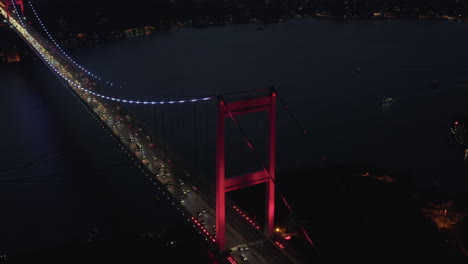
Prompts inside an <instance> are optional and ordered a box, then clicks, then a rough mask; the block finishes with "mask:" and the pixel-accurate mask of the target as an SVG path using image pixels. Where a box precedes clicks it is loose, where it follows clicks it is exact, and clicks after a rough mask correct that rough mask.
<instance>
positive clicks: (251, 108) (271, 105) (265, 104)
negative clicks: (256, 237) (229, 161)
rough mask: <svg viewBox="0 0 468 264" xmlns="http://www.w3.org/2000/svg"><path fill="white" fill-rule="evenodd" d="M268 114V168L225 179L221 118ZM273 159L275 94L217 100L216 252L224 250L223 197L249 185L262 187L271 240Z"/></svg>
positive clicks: (271, 92) (273, 214) (224, 205)
mask: <svg viewBox="0 0 468 264" xmlns="http://www.w3.org/2000/svg"><path fill="white" fill-rule="evenodd" d="M260 111H267V112H268V119H269V120H268V121H269V125H268V130H269V133H268V134H269V141H268V148H269V149H268V166H267V168H266V170H261V171H257V172H253V173H249V174H246V175H242V176H238V177H233V178H228V179H226V178H225V140H224V134H225V118H233V119H234V117H235V116H238V115H243V114H249V113H254V112H260ZM275 157H276V93H275V91H274V90H271V91H270V95H268V96H264V97H261V98H255V99H248V100H243V101H237V102H232V103H226V102H225V101H224V99H223V98H222V97H220V98H219V99H218V117H217V131H216V239H217V241H218V249H219V251H220V252H222V251H224V250H225V247H226V200H225V197H226V193H227V192H230V191H234V190H237V189H241V188H246V187H249V186H252V185H256V184H261V183H266V217H265V219H266V223H265V234H266V235H267V236H272V234H273V229H274V218H275V183H274V181H275V165H276V161H275Z"/></svg>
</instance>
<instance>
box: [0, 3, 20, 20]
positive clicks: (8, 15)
mask: <svg viewBox="0 0 468 264" xmlns="http://www.w3.org/2000/svg"><path fill="white" fill-rule="evenodd" d="M12 5H19V6H20V10H21V15H22V16H23V17H24V4H23V0H5V9H6V12H7V20H8V19H9V18H10V6H12Z"/></svg>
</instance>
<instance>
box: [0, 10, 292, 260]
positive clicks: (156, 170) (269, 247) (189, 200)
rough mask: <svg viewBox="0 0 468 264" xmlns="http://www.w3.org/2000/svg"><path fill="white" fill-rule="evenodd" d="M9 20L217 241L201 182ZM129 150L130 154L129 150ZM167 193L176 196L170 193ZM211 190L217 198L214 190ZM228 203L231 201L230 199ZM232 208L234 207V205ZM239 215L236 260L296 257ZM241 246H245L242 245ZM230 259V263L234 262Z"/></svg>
mask: <svg viewBox="0 0 468 264" xmlns="http://www.w3.org/2000/svg"><path fill="white" fill-rule="evenodd" d="M0 13H1V14H2V15H3V16H5V17H6V12H5V10H4V8H3V7H1V8H0ZM10 22H11V25H12V26H13V27H14V28H15V30H16V31H17V32H18V33H19V34H20V35H22V37H23V38H24V39H25V40H26V41H27V42H28V43H29V44H30V46H31V47H32V48H33V49H35V50H36V51H37V52H38V53H39V54H40V56H43V58H41V59H43V60H44V62H46V64H48V67H49V68H50V69H51V70H52V71H55V72H57V73H58V74H60V75H61V76H62V79H63V80H64V81H65V82H66V83H67V84H68V86H69V87H70V88H72V89H73V91H74V93H75V94H76V95H78V96H79V98H80V99H81V101H82V103H83V105H84V106H85V107H86V108H87V109H88V110H89V111H90V113H92V114H93V115H94V116H95V117H96V119H97V120H98V121H99V122H100V124H101V126H103V128H105V129H106V130H107V131H108V132H109V133H111V134H112V135H113V136H114V137H115V138H116V139H117V140H118V142H119V143H121V145H120V146H121V148H122V150H123V151H125V152H126V153H127V154H128V155H129V157H131V158H133V160H134V162H135V165H136V166H138V167H139V168H141V170H142V173H143V174H145V175H146V176H148V179H149V181H151V182H153V184H154V185H155V186H156V187H157V188H158V189H159V190H160V193H159V194H158V196H159V197H160V198H161V199H167V200H168V201H169V202H171V203H172V204H174V205H175V207H176V208H177V207H179V206H182V207H183V208H184V210H182V211H181V213H182V214H184V213H183V212H184V211H186V212H188V213H189V215H186V214H184V216H186V217H187V221H190V222H192V225H193V226H194V228H195V229H196V230H198V232H199V233H200V235H201V236H202V237H204V238H205V240H206V241H208V242H210V243H215V241H216V240H215V239H216V238H215V233H216V229H215V228H216V226H215V225H214V224H215V209H214V208H213V206H211V205H210V204H209V203H208V202H207V201H206V197H205V198H203V197H202V196H200V195H199V194H198V190H199V189H201V188H203V187H202V186H194V185H191V184H190V182H191V181H192V180H193V179H191V177H192V176H191V175H190V173H189V172H185V171H184V170H183V169H182V170H181V169H180V168H174V167H173V165H172V164H171V163H172V162H174V160H173V158H174V157H171V156H170V155H168V153H166V150H164V149H163V145H162V144H161V142H160V141H157V140H155V138H154V136H152V135H151V134H150V133H149V132H148V131H147V130H146V129H145V128H144V126H143V125H142V124H141V123H140V122H139V121H138V120H136V118H134V117H133V116H132V115H131V114H130V113H129V112H128V111H127V110H126V109H125V108H124V107H123V106H122V105H121V104H119V103H118V102H114V101H108V100H105V99H103V98H100V97H98V96H95V95H92V94H91V93H89V92H87V91H84V90H83V89H80V88H77V85H79V86H80V87H82V88H85V89H87V90H90V91H94V92H99V90H98V89H99V86H98V84H97V83H96V82H93V81H92V80H90V79H89V78H88V77H86V75H85V74H84V73H83V72H82V71H81V70H79V69H77V68H75V67H74V65H73V64H71V63H69V62H68V61H67V59H66V58H65V57H64V56H63V55H62V54H60V53H59V52H58V51H57V50H56V49H55V48H54V47H53V45H52V43H50V42H48V41H46V40H45V39H43V38H42V36H40V35H39V34H37V33H35V32H34V30H33V29H32V28H30V27H29V26H28V30H27V31H26V30H25V29H24V28H23V27H22V26H21V25H20V24H19V23H18V22H17V21H16V20H15V19H14V16H13V17H10ZM129 151H130V152H131V153H128V152H129ZM135 158H136V159H135ZM181 171H184V172H183V173H180V172H181ZM176 174H178V175H176ZM161 194H162V195H161ZM169 195H170V196H172V197H169ZM208 195H212V196H213V197H214V193H213V194H208ZM204 196H206V194H205V195H204ZM175 203H178V204H175ZM230 204H231V206H232V203H230ZM227 209H228V208H227ZM229 209H230V210H232V208H229ZM239 219H242V221H241V222H242V223H241V225H239V223H238V222H237V221H236V223H230V222H227V224H226V226H227V230H226V234H227V240H226V245H227V248H233V249H235V250H234V251H233V252H232V254H231V255H230V259H231V260H232V261H234V262H237V263H278V261H281V263H288V262H291V263H293V262H294V261H292V260H291V259H290V258H287V257H286V255H285V254H284V252H281V249H279V247H277V246H275V245H274V243H272V242H271V241H269V240H267V239H266V238H265V237H264V236H263V234H262V233H261V232H260V231H259V230H258V227H256V226H254V225H252V224H251V223H249V222H248V221H246V220H245V217H244V218H242V217H239ZM233 224H234V225H233ZM240 226H241V227H242V228H240ZM241 232H242V234H241ZM249 243H255V245H250V246H248V248H250V249H249V250H242V251H241V250H239V247H238V246H239V245H243V244H249ZM259 245H261V246H259ZM240 249H243V247H241V248H240ZM232 261H230V262H231V263H233V262H232Z"/></svg>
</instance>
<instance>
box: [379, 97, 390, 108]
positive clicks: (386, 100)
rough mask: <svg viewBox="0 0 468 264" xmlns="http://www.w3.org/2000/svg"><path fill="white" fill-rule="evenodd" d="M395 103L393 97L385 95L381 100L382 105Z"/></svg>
mask: <svg viewBox="0 0 468 264" xmlns="http://www.w3.org/2000/svg"><path fill="white" fill-rule="evenodd" d="M392 103H393V98H391V97H385V98H384V99H383V100H382V101H380V105H381V106H389V105H391V104H392Z"/></svg>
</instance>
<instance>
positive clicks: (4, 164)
mask: <svg viewBox="0 0 468 264" xmlns="http://www.w3.org/2000/svg"><path fill="white" fill-rule="evenodd" d="M467 30H468V24H465V23H456V22H435V21H405V20H379V21H332V20H314V19H299V20H291V21H288V22H287V23H285V24H277V25H268V26H267V27H266V28H265V30H264V31H257V30H256V26H255V25H232V26H226V27H215V28H205V29H181V30H178V31H174V32H157V33H155V34H153V36H152V37H150V38H145V39H131V40H122V41H116V42H113V43H106V44H102V45H100V46H97V47H91V48H84V49H82V50H80V51H76V52H73V56H74V57H75V58H76V59H77V60H78V61H79V62H80V63H81V64H82V65H85V66H87V67H88V68H89V69H91V70H92V71H93V72H95V73H98V74H100V75H102V76H107V77H109V76H110V78H109V79H111V80H113V81H115V82H117V83H121V84H123V85H124V86H125V87H126V88H123V89H119V88H109V89H107V90H106V91H108V92H109V94H112V95H119V96H125V97H130V98H135V99H142V98H158V96H157V95H161V94H178V95H197V94H220V93H225V92H235V91H245V90H257V89H262V88H266V87H267V86H270V85H275V86H277V90H278V92H279V94H280V95H281V97H282V98H284V99H285V100H286V101H287V102H288V103H289V105H290V109H291V110H292V111H293V112H294V114H295V116H296V118H297V119H298V120H300V122H301V123H302V124H303V126H304V127H305V128H306V129H307V130H308V132H309V133H308V134H307V135H306V136H304V135H302V134H301V131H300V130H299V129H298V128H297V127H296V125H295V123H294V121H292V120H291V119H288V116H287V114H286V113H285V112H280V114H279V125H278V127H279V128H278V129H279V145H278V167H279V170H280V171H290V170H293V169H295V168H297V167H300V166H303V165H314V164H320V162H321V161H322V160H323V159H324V158H325V160H327V161H328V162H333V163H340V164H342V163H346V164H348V163H359V162H365V163H373V164H376V165H377V166H379V167H382V168H388V169H394V170H398V171H401V172H406V173H409V174H410V175H412V176H413V177H414V179H415V181H416V183H417V188H418V190H419V191H422V192H428V191H430V189H431V188H433V186H434V184H437V185H440V188H441V189H443V190H445V191H446V193H447V195H449V196H460V195H462V194H463V193H465V192H466V191H467V190H468V180H467V175H468V174H467V169H466V166H465V165H464V161H463V155H462V151H461V150H460V148H459V147H458V146H457V145H455V144H454V143H453V142H452V141H451V139H450V134H449V124H450V122H451V121H452V118H453V117H454V115H458V114H460V113H462V112H465V111H468V104H467V100H468V74H467V73H468V52H466V47H467V46H468V35H466V34H465V32H466V31H467ZM356 68H360V69H361V72H360V73H357V72H356ZM0 78H1V79H2V80H3V83H2V85H1V94H2V95H1V96H0V102H1V103H0V107H1V109H2V113H4V114H3V115H2V116H1V118H2V120H1V124H3V126H2V127H3V129H2V130H1V131H0V135H1V137H2V138H3V139H4V140H3V145H2V146H3V148H2V150H3V151H2V154H1V155H2V159H1V160H2V161H1V162H0V174H1V178H0V182H1V184H0V201H2V208H1V210H2V214H1V215H2V217H1V220H0V233H1V234H2V236H1V237H2V239H0V249H1V248H5V249H6V250H11V251H14V250H18V249H19V248H21V249H24V248H27V249H35V248H39V247H43V246H45V247H47V246H48V245H53V244H54V243H56V244H60V243H62V242H63V241H69V240H73V239H74V240H80V241H81V240H83V241H86V239H87V237H88V236H89V234H90V233H91V230H92V229H93V228H94V227H95V226H98V227H99V228H101V229H104V230H105V231H106V232H103V233H106V234H107V235H106V238H107V239H112V236H115V237H120V236H126V235H131V234H135V233H138V232H145V231H148V230H155V229H157V228H159V227H160V226H164V225H169V223H168V221H166V222H164V221H163V220H161V219H164V217H165V216H167V217H168V218H170V215H171V213H170V212H168V211H167V210H166V211H162V209H161V208H163V207H161V206H160V207H157V208H156V207H155V205H154V204H153V201H152V191H151V189H150V187H149V186H148V184H147V183H146V181H145V179H144V177H143V176H141V175H139V174H138V173H136V171H135V168H134V167H133V166H131V165H130V163H129V162H128V161H127V160H126V159H125V157H124V156H123V154H121V153H120V152H119V151H118V150H117V148H116V147H115V146H114V144H113V143H112V142H111V140H110V139H109V137H108V136H107V134H105V133H104V131H103V130H102V129H100V127H99V126H98V125H97V123H96V122H95V121H94V119H92V118H91V117H90V116H89V114H87V113H85V111H84V109H83V108H82V107H81V106H80V105H79V104H78V103H77V102H76V100H75V99H74V98H73V97H72V96H71V95H70V93H69V92H68V91H67V90H66V89H65V88H64V87H63V86H62V85H61V83H60V82H59V81H58V80H57V79H56V78H55V77H54V76H53V75H52V74H51V73H50V72H48V71H47V69H45V67H44V66H42V65H41V64H40V63H35V64H33V65H25V66H11V67H10V66H8V67H4V68H1V71H0ZM433 80H440V88H439V89H435V90H434V89H431V83H432V81H433ZM386 96H388V97H393V98H394V99H395V100H396V103H395V104H394V105H392V107H390V108H388V109H382V108H380V107H379V102H380V100H381V99H382V98H384V97H386ZM163 107H165V108H163ZM177 107H179V108H177ZM129 108H130V110H132V111H133V112H135V113H136V115H137V116H139V117H140V118H141V119H143V120H144V121H145V123H146V124H148V126H149V127H150V128H151V129H158V131H160V132H159V134H160V135H161V136H162V137H164V138H168V139H169V140H170V141H171V143H172V144H173V145H174V146H175V147H176V148H177V149H178V150H179V151H180V152H182V153H183V154H184V155H186V156H187V157H188V158H189V160H190V161H191V162H192V163H193V164H195V167H198V168H199V169H200V170H202V171H204V172H205V173H207V174H209V173H210V172H212V170H211V168H212V164H213V162H214V161H213V160H212V158H213V155H214V154H213V150H214V148H213V147H212V146H213V143H214V142H213V140H214V137H213V133H214V127H213V120H214V111H213V109H214V106H213V103H202V104H201V105H197V106H192V105H189V106H175V105H171V106H161V107H160V108H157V107H153V108H145V107H144V106H131V107H129ZM187 112H189V113H190V114H184V113H187ZM193 113H196V114H193ZM208 113H210V114H208ZM172 120H181V121H175V122H169V121H172ZM243 121H244V122H246V123H249V122H250V123H249V124H250V125H249V127H253V128H255V127H257V128H261V127H262V126H263V125H262V124H263V123H261V122H259V121H252V120H250V121H249V120H247V119H245V120H243ZM230 128H231V129H233V130H235V127H233V126H231V127H230ZM259 130H260V129H259ZM260 132H263V131H260ZM260 132H258V131H253V130H249V131H248V134H249V135H250V136H251V137H252V138H254V141H255V142H257V143H258V145H259V146H262V144H264V140H263V139H262V136H261V133H260ZM230 137H231V138H232V140H234V139H236V136H235V135H234V134H233V135H231V136H230ZM237 140H239V139H238V138H237ZM232 142H234V141H232ZM239 142H240V141H239ZM229 144H230V145H229V146H230V147H232V148H234V149H235V148H236V146H237V144H235V143H229ZM238 148H239V149H240V147H238ZM240 151H241V150H239V152H240ZM244 151H245V150H244ZM246 157H247V156H246ZM237 161H242V162H245V164H247V163H248V160H247V158H245V159H239V160H237ZM208 163H209V164H208ZM249 166H250V165H249ZM233 167H236V168H237V169H245V168H244V167H243V166H242V165H235V166H233ZM246 167H248V166H247V165H246ZM236 168H233V170H234V169H236ZM160 221H162V222H163V223H162V224H161V223H160ZM110 234H112V235H110ZM103 236H104V235H103ZM18 238H23V239H22V240H19V239H18Z"/></svg>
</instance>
